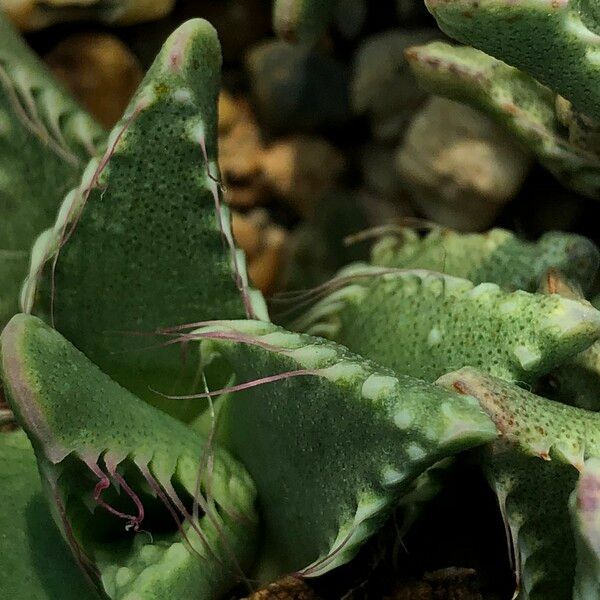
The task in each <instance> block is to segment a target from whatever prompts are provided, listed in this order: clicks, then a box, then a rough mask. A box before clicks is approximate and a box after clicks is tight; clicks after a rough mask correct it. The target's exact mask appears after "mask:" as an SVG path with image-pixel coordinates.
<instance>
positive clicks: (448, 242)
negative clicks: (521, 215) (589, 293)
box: [372, 228, 600, 292]
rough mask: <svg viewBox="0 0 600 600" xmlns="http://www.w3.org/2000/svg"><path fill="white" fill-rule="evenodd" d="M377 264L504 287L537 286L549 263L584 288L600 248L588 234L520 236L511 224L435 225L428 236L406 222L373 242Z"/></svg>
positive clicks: (528, 288) (598, 259)
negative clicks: (463, 229)
mask: <svg viewBox="0 0 600 600" xmlns="http://www.w3.org/2000/svg"><path fill="white" fill-rule="evenodd" d="M372 262H373V264H375V265H377V266H381V267H397V268H400V269H427V270H429V271H439V272H442V273H446V274H448V275H454V276H455V277H464V278H465V279H469V280H470V281H472V282H473V283H474V284H476V285H477V284H479V283H486V282H491V283H497V284H498V285H499V286H500V287H501V288H503V289H506V290H509V291H513V290H525V291H527V292H535V291H536V290H537V289H538V287H539V284H540V281H541V279H542V278H543V277H544V276H545V275H546V273H547V272H548V269H550V268H555V269H558V270H559V271H561V272H562V273H564V275H565V276H566V277H567V278H568V279H571V280H573V281H575V282H576V283H578V284H580V285H581V286H582V288H583V289H584V290H588V289H589V287H590V286H591V285H592V282H593V280H594V277H595V276H596V273H597V271H598V264H599V262H600V253H599V252H598V248H597V247H596V246H595V245H594V244H593V243H592V242H591V241H590V240H588V239H587V238H585V237H583V236H580V235H575V234H572V233H562V232H558V231H550V232H548V233H545V234H544V235H543V236H542V237H541V238H540V239H539V240H538V241H537V242H528V241H526V240H522V239H520V238H519V237H518V236H516V235H515V234H514V233H512V232H510V231H507V230H506V229H491V230H490V231H488V232H486V233H459V232H457V231H452V230H451V229H442V228H435V229H433V230H432V231H431V232H430V233H428V234H427V235H426V236H425V237H420V236H419V235H418V234H417V233H416V232H415V231H413V230H411V229H407V228H403V229H402V230H401V231H400V235H398V236H388V237H385V238H383V239H382V240H381V241H379V242H378V243H377V244H376V245H375V246H374V248H373V252H372Z"/></svg>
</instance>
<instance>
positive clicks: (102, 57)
mask: <svg viewBox="0 0 600 600" xmlns="http://www.w3.org/2000/svg"><path fill="white" fill-rule="evenodd" d="M44 60H45V61H46V64H47V65H48V66H49V67H50V69H51V71H52V72H53V73H54V75H55V76H56V77H57V78H58V79H59V80H60V81H62V83H63V84H64V85H65V86H66V87H67V88H68V89H69V90H70V91H71V93H72V94H73V95H74V96H75V98H76V99H77V100H78V101H79V102H80V103H81V104H82V105H83V106H84V107H85V108H86V109H87V110H88V111H89V112H90V113H91V114H92V116H94V117H95V118H96V119H97V120H98V121H99V122H100V123H102V125H104V126H105V127H106V128H107V129H110V128H111V127H113V125H114V124H115V123H116V122H117V121H118V120H119V119H120V118H121V115H122V114H123V112H124V110H125V108H127V104H128V103H129V100H130V99H131V96H132V95H133V93H134V92H135V90H136V89H137V87H138V85H139V84H140V82H141V80H142V77H143V71H142V68H141V66H140V65H139V63H138V61H137V59H136V58H135V56H134V55H133V54H132V53H131V52H130V50H129V48H127V46H125V44H123V42H121V41H120V40H119V39H117V38H116V37H114V36H112V35H109V34H106V33H77V34H74V35H71V36H69V37H68V38H66V39H65V40H63V41H62V42H60V43H59V44H58V45H57V46H56V47H55V48H54V49H53V50H52V51H51V52H50V53H49V54H47V55H46V56H45V59H44Z"/></svg>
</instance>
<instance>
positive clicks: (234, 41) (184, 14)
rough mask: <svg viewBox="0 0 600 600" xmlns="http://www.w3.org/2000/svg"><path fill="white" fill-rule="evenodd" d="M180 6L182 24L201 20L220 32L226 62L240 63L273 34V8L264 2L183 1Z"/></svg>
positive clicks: (256, 0)
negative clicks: (252, 46) (257, 44)
mask: <svg viewBox="0 0 600 600" xmlns="http://www.w3.org/2000/svg"><path fill="white" fill-rule="evenodd" d="M180 4H181V15H180V17H179V18H180V21H183V20H186V19H192V18H194V17H202V18H203V19H206V20H207V21H209V22H210V23H211V24H212V25H213V27H214V28H215V29H216V30H217V31H218V33H219V41H220V42H221V49H222V51H223V59H224V60H225V62H228V61H232V60H239V58H240V56H241V55H242V54H243V53H244V52H245V51H246V49H247V48H248V47H249V46H251V45H252V44H254V43H255V42H257V41H258V40H260V39H263V38H264V37H266V36H267V35H269V33H270V31H271V5H270V3H269V2H268V1H267V2H265V0H202V1H201V2H198V0H184V1H182V2H180Z"/></svg>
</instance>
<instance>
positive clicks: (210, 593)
mask: <svg viewBox="0 0 600 600" xmlns="http://www.w3.org/2000/svg"><path fill="white" fill-rule="evenodd" d="M1 342H2V346H1V350H2V356H1V372H2V377H3V381H4V385H5V390H6V394H7V400H8V402H9V405H10V406H11V408H12V409H13V411H14V413H15V415H16V417H17V419H18V421H19V422H20V423H21V425H23V427H24V429H25V431H26V432H27V434H28V435H29V437H30V439H31V442H32V444H33V447H34V450H35V453H36V457H37V459H38V463H39V467H40V472H41V474H42V478H43V481H44V484H45V488H46V491H47V493H48V496H49V498H50V500H51V502H52V503H53V504H54V508H55V517H56V520H57V522H58V523H59V525H60V526H61V528H62V530H63V532H64V535H65V537H66V539H68V541H69V543H70V544H71V547H72V549H73V552H74V554H75V556H76V557H77V559H78V561H79V563H80V564H81V566H82V567H83V568H85V570H86V572H87V573H88V575H89V576H90V578H92V579H93V580H95V581H96V583H97V585H98V586H99V588H100V589H102V590H103V591H104V593H106V594H107V595H108V596H109V597H111V598H114V599H121V598H123V599H125V598H127V599H128V600H129V599H131V598H138V599H140V600H155V599H156V600H158V599H159V598H161V599H164V598H167V597H168V598H170V599H172V600H188V599H189V598H206V599H207V600H209V599H213V598H215V599H216V598H220V597H221V596H222V594H223V593H225V592H226V591H227V590H228V589H229V588H230V587H231V586H232V585H233V584H234V583H236V581H238V580H239V578H240V577H241V576H242V574H241V572H240V569H242V568H245V567H247V566H248V565H249V563H250V562H251V560H252V558H253V554H254V548H255V543H256V533H257V532H256V519H257V517H256V513H255V511H254V499H255V492H254V486H253V484H252V481H251V480H250V478H249V476H248V474H247V473H246V471H245V470H244V469H243V468H242V467H241V465H239V464H238V463H237V462H235V461H234V460H233V459H232V458H231V457H230V456H229V455H228V454H227V453H226V452H225V451H224V450H222V449H220V448H219V447H217V446H215V445H214V444H209V443H208V442H207V440H206V439H205V438H203V437H202V436H200V435H199V434H197V433H195V432H193V431H192V430H191V429H189V428H188V427H186V426H185V425H183V424H181V423H180V422H178V421H176V420H175V419H173V418H172V417H169V416H168V415H165V414H164V413H162V412H160V411H159V410H157V409H155V408H153V407H151V406H149V405H148V404H146V403H145V402H142V401H141V400H139V399H138V398H136V397H135V396H133V395H132V394H130V393H129V392H127V391H126V390H124V389H123V388H121V387H120V386H119V385H118V384H116V383H115V382H113V381H112V380H111V379H109V377H108V376H106V375H105V374H104V373H102V372H101V371H100V370H99V369H98V368H97V367H96V366H95V365H93V364H92V363H91V362H90V361H89V360H88V359H87V358H86V357H85V356H84V355H83V354H82V353H81V352H79V351H78V350H76V349H75V348H74V347H73V346H72V345H71V344H70V343H69V342H68V341H67V340H65V339H64V338H63V337H62V336H61V335H60V334H59V333H58V332H57V331H55V330H53V329H50V328H49V327H48V326H47V325H45V324H44V323H43V322H42V321H40V320H39V319H37V318H36V317H31V316H26V315H17V316H15V317H13V319H12V320H11V321H10V323H9V324H8V325H7V326H6V328H5V329H4V331H3V333H2V336H1ZM199 478H200V479H199ZM194 507H197V508H198V514H197V516H196V515H195V510H194Z"/></svg>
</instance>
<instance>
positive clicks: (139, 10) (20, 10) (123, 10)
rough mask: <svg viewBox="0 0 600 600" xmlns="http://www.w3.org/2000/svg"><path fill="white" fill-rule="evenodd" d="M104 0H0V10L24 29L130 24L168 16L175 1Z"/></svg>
mask: <svg viewBox="0 0 600 600" xmlns="http://www.w3.org/2000/svg"><path fill="white" fill-rule="evenodd" d="M108 4H109V5H108V6H107V3H106V2H104V1H103V0H69V1H68V2H65V0H0V10H4V11H6V14H7V15H8V17H9V18H10V19H11V20H12V21H13V22H14V23H15V25H16V26H17V27H18V28H19V29H22V30H23V31H35V30H37V29H43V28H44V27H48V26H49V25H53V24H55V23H64V22H68V21H101V22H103V23H110V24H113V25H131V24H132V23H140V22H142V21H153V20H155V19H160V18H161V17H164V16H165V15H167V14H168V13H169V12H171V10H172V9H173V6H174V4H175V0H129V1H121V2H116V3H115V2H111V3H108Z"/></svg>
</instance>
